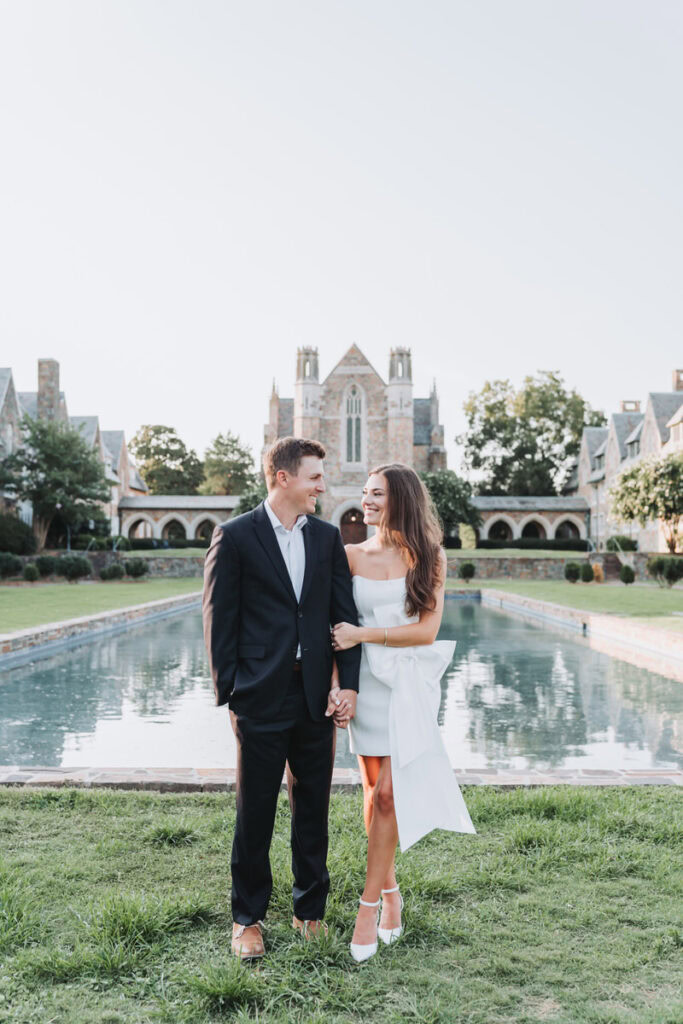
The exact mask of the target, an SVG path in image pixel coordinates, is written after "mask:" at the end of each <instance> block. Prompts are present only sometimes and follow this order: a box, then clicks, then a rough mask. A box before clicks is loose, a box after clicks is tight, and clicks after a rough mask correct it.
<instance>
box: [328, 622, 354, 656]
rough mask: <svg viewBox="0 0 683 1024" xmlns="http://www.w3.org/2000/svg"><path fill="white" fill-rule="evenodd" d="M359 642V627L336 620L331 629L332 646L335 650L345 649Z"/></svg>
mask: <svg viewBox="0 0 683 1024" xmlns="http://www.w3.org/2000/svg"><path fill="white" fill-rule="evenodd" d="M360 642H361V640H360V627H359V626H352V625H351V623H350V622H338V623H337V625H336V626H335V627H334V629H333V630H332V646H333V647H334V649H335V651H346V650H348V649H349V647H355V646H356V645H357V644H359V643H360Z"/></svg>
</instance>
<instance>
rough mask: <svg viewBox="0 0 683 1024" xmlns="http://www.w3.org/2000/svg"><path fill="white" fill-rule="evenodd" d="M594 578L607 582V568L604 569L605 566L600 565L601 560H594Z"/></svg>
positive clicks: (597, 580)
mask: <svg viewBox="0 0 683 1024" xmlns="http://www.w3.org/2000/svg"><path fill="white" fill-rule="evenodd" d="M593 579H594V580H595V582H596V583H604V582H605V570H604V569H603V567H602V566H601V565H600V563H599V562H594V563H593Z"/></svg>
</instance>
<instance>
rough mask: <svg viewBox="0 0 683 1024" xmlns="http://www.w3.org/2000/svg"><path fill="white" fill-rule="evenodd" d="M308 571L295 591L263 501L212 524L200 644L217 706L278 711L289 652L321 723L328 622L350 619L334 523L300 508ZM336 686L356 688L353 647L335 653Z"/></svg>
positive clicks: (354, 618)
mask: <svg viewBox="0 0 683 1024" xmlns="http://www.w3.org/2000/svg"><path fill="white" fill-rule="evenodd" d="M307 519H308V522H307V523H306V525H305V526H304V527H303V536H304V547H305V551H306V569H305V574H304V581H303V587H302V590H301V598H300V600H299V601H297V599H296V595H295V594H294V589H293V587H292V583H291V580H290V578H289V573H288V572H287V566H286V565H285V561H284V558H283V557H282V552H281V551H280V545H279V544H278V542H277V537H276V536H275V531H274V530H273V527H272V525H271V523H270V520H269V519H268V515H267V513H266V510H265V508H264V507H263V503H261V504H260V505H259V506H258V507H257V508H255V509H254V510H253V511H251V512H245V513H244V514H243V515H241V516H237V517H236V518H235V519H230V520H228V522H227V523H222V524H221V525H220V526H217V527H216V528H215V530H214V531H213V536H212V538H211V544H210V546H209V550H208V551H207V554H206V560H205V563H204V594H203V603H202V611H203V619H204V642H205V644H206V650H207V653H208V656H209V666H210V670H211V678H212V679H213V685H214V690H215V694H216V703H217V704H229V705H230V706H231V707H232V708H233V709H234V710H235V711H237V712H239V713H242V714H244V715H248V716H251V717H254V718H271V717H276V716H277V712H278V710H279V708H280V705H281V704H282V702H283V700H284V698H285V695H286V692H287V687H288V685H289V681H290V678H291V675H292V669H293V666H294V661H295V658H296V652H297V648H298V646H299V644H301V667H302V675H303V686H304V691H305V694H306V703H307V705H308V710H309V711H310V714H311V717H312V718H313V719H314V720H315V721H320V720H321V719H322V718H323V717H324V714H325V708H326V707H327V695H328V692H329V688H330V677H331V674H332V657H333V653H334V652H333V650H332V643H331V636H330V626H331V625H334V624H335V623H337V622H351V623H353V625H358V613H357V611H356V605H355V602H354V600H353V588H352V585H351V574H350V572H349V565H348V560H347V558H346V552H345V551H344V545H343V544H342V539H341V534H340V533H339V530H338V529H337V527H336V526H332V524H331V523H328V522H326V521H325V520H324V519H318V518H317V517H315V516H308V517H307ZM336 658H337V664H338V667H339V685H340V686H341V687H342V689H348V690H356V691H357V690H358V674H359V670H360V658H361V647H360V644H359V645H357V646H356V647H351V648H349V650H346V651H338V652H336Z"/></svg>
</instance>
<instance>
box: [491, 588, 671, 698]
mask: <svg viewBox="0 0 683 1024" xmlns="http://www.w3.org/2000/svg"><path fill="white" fill-rule="evenodd" d="M473 593H474V592H473ZM479 593H480V595H481V598H480V600H481V603H482V604H483V605H485V606H486V607H487V608H493V609H496V610H498V611H503V612H508V613H510V614H512V615H518V616H521V617H522V618H526V619H530V620H532V621H536V622H544V623H547V624H548V625H550V626H554V627H556V628H559V629H561V630H562V631H563V632H570V633H573V634H574V635H575V637H576V638H577V639H581V640H583V641H585V642H586V643H587V644H588V646H589V647H591V648H594V649H595V650H597V651H601V652H602V653H603V654H609V655H611V656H612V657H614V658H619V659H621V660H622V661H627V662H629V663H630V664H631V665H636V666H637V667H639V668H645V669H648V670H649V671H650V672H656V673H658V674H659V675H663V676H666V677H667V678H669V679H674V680H675V681H676V682H679V683H681V682H683V633H681V634H678V633H673V632H670V631H667V630H665V629H656V628H655V627H650V626H643V625H642V624H641V623H635V622H633V621H632V620H630V619H629V618H628V617H621V616H617V615H605V614H604V613H600V612H587V611H582V610H581V609H579V608H568V607H566V605H560V604H553V603H552V602H551V601H540V600H539V599H538V598H535V597H526V596H523V595H521V594H515V593H512V592H508V591H501V590H494V589H493V588H491V589H488V588H486V587H483V588H481V590H480V591H479Z"/></svg>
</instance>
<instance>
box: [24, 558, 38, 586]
mask: <svg viewBox="0 0 683 1024" xmlns="http://www.w3.org/2000/svg"><path fill="white" fill-rule="evenodd" d="M38 576H39V573H38V566H37V565H34V564H33V562H27V563H26V565H25V566H24V579H25V580H26V582H27V583H35V582H36V580H37V579H38Z"/></svg>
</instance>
